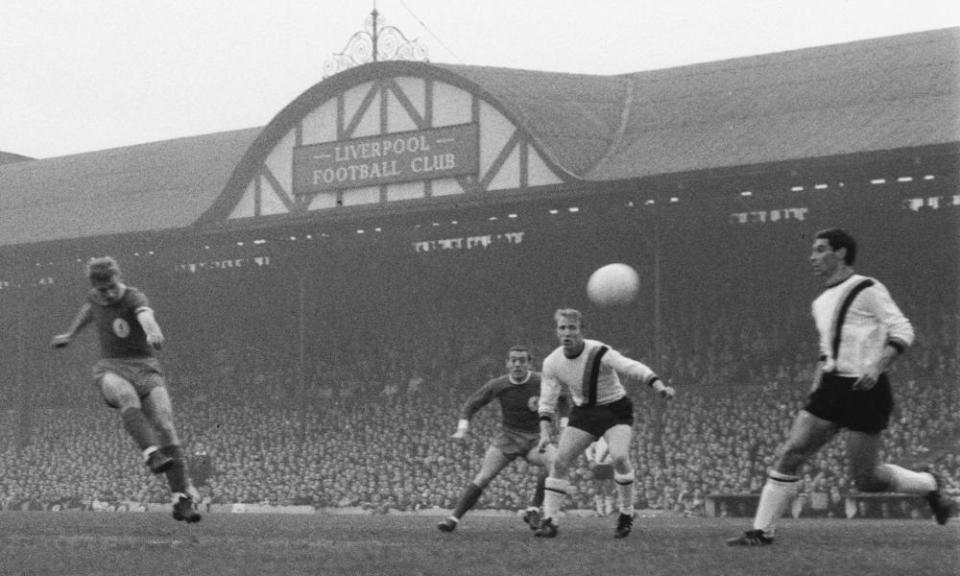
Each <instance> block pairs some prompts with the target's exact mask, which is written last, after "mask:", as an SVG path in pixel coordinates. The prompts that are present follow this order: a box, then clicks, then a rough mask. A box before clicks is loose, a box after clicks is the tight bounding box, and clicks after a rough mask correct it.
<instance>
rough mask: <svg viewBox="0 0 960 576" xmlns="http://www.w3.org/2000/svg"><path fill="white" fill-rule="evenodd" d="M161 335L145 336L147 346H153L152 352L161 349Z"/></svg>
mask: <svg viewBox="0 0 960 576" xmlns="http://www.w3.org/2000/svg"><path fill="white" fill-rule="evenodd" d="M163 340H164V338H163V334H147V344H149V345H150V346H153V349H154V350H160V349H161V348H163Z"/></svg>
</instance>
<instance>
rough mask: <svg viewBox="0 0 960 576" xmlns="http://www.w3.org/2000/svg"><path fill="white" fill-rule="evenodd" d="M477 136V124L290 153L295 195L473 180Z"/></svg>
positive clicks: (316, 146) (309, 147)
mask: <svg viewBox="0 0 960 576" xmlns="http://www.w3.org/2000/svg"><path fill="white" fill-rule="evenodd" d="M478 134H479V133H478V131H477V125H476V124H460V125H457V126H445V127H443V128H434V129H430V130H418V131H416V132H398V133H394V134H381V135H379V136H369V137H364V138H356V139H353V140H344V141H338V142H323V143H320V144H310V145H307V146H299V147H297V148H294V150H293V192H294V194H314V193H316V192H323V191H328V190H337V189H341V188H357V187H361V186H376V185H380V184H390V183H395V182H410V181H414V180H432V179H435V178H449V177H452V176H463V175H467V174H476V173H477V171H478V169H479V161H478V157H479V154H478V152H477V149H478V147H479V140H478Z"/></svg>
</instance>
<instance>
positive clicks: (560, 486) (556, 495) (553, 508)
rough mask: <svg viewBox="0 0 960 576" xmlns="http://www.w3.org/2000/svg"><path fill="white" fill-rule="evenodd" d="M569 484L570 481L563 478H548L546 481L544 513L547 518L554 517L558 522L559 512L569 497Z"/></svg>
mask: <svg viewBox="0 0 960 576" xmlns="http://www.w3.org/2000/svg"><path fill="white" fill-rule="evenodd" d="M569 485H570V482H568V481H567V480H565V479H563V478H547V480H546V482H544V492H543V515H544V516H545V517H546V518H552V519H553V520H554V522H556V520H557V514H558V513H559V512H560V508H561V507H562V506H563V501H564V499H565V498H566V497H567V487H568V486H569Z"/></svg>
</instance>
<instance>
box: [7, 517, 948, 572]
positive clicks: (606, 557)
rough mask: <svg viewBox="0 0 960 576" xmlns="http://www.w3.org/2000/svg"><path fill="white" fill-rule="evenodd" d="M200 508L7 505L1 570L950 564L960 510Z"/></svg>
mask: <svg viewBox="0 0 960 576" xmlns="http://www.w3.org/2000/svg"><path fill="white" fill-rule="evenodd" d="M439 519H440V517H438V516H392V515H387V516H333V515H320V514H318V515H309V516H293V515H267V514H256V515H254V514H248V515H244V514H208V515H207V516H206V517H205V518H204V520H203V522H202V523H200V524H197V525H189V526H188V525H184V524H180V523H177V522H174V521H173V520H172V519H170V518H169V517H168V516H167V515H164V514H159V513H141V514H137V513H127V514H123V513H90V512H86V513H84V512H63V513H50V512H5V513H2V514H0V574H4V575H7V574H10V575H13V574H29V575H31V576H32V575H42V574H57V575H71V574H76V575H94V574H96V575H105V576H106V575H113V574H116V575H124V576H129V575H133V574H137V575H144V576H154V575H155V576H161V575H163V576H167V575H170V576H180V575H193V574H196V575H201V574H202V575H205V576H206V575H219V574H223V575H244V574H256V575H273V574H276V575H284V576H287V575H298V574H344V575H360V574H362V575H390V576H403V575H442V576H474V575H477V576H479V575H481V574H482V575H485V576H490V575H508V574H509V575H517V574H523V575H526V574H531V575H537V574H543V575H550V576H563V575H568V574H569V575H573V574H576V575H577V576H586V575H593V574H597V575H604V576H615V575H619V574H631V575H644V576H658V575H663V574H678V575H684V576H697V575H701V574H703V575H711V576H713V575H715V576H727V575H730V576H734V575H735V576H748V575H752V574H774V575H776V576H800V575H803V576H809V575H811V574H815V575H817V576H831V575H838V576H839V575H843V576H850V575H858V574H865V575H866V574H869V575H871V576H887V575H889V576H903V575H918V576H957V575H958V574H960V522H955V523H952V524H950V525H948V526H947V527H940V526H937V525H935V524H934V523H933V522H930V521H919V520H910V521H895V520H785V521H784V523H783V525H782V527H781V530H780V532H779V534H778V536H779V537H778V541H777V543H776V544H774V545H773V546H767V547H762V548H731V547H728V546H726V545H725V544H724V540H725V539H726V538H727V537H730V536H734V535H736V534H738V533H739V532H740V531H741V530H742V529H743V528H745V527H746V525H747V520H746V519H702V518H689V519H686V518H684V519H679V518H672V519H671V518H638V519H637V521H636V524H635V528H634V532H633V534H631V535H630V537H628V538H627V539H625V540H615V539H613V538H612V534H613V520H612V519H597V518H567V519H564V521H563V523H562V524H561V528H560V530H561V531H560V535H559V536H558V537H557V538H556V539H552V540H543V539H538V538H534V537H533V534H532V532H531V531H530V530H529V529H528V528H527V527H526V526H525V525H524V524H523V523H522V522H521V521H520V520H519V519H518V518H516V517H512V516H511V517H507V516H482V515H479V514H475V515H471V516H467V518H466V519H465V520H464V522H463V523H462V525H461V526H460V528H458V529H457V531H456V532H453V533H450V534H447V533H442V532H440V531H439V530H437V529H436V526H435V525H436V522H437V521H438V520H439Z"/></svg>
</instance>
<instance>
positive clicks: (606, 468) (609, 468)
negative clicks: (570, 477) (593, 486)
mask: <svg viewBox="0 0 960 576" xmlns="http://www.w3.org/2000/svg"><path fill="white" fill-rule="evenodd" d="M593 479H594V480H613V464H597V465H596V466H594V467H593Z"/></svg>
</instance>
